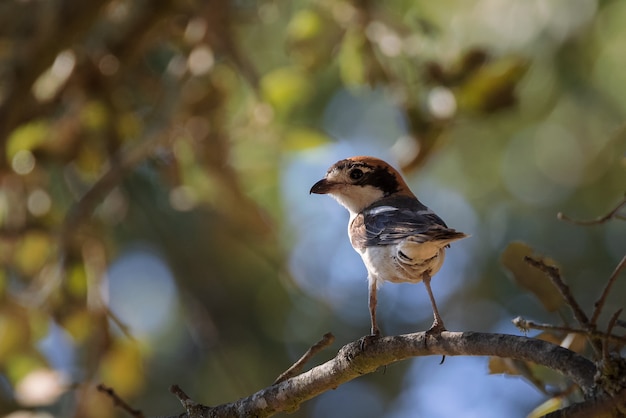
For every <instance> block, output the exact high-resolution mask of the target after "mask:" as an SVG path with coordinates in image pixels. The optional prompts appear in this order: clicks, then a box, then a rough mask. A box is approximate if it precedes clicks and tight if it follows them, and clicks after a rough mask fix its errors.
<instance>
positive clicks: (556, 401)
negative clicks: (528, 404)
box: [526, 397, 564, 418]
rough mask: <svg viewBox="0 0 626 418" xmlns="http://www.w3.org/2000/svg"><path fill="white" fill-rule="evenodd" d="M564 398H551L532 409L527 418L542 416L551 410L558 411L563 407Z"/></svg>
mask: <svg viewBox="0 0 626 418" xmlns="http://www.w3.org/2000/svg"><path fill="white" fill-rule="evenodd" d="M563 406H564V405H563V398H559V397H556V398H550V399H548V400H547V401H545V402H544V403H542V404H541V405H539V406H538V407H536V408H535V409H533V410H532V411H531V413H530V414H528V416H527V417H526V418H541V417H543V416H544V415H547V414H549V413H550V412H554V411H558V410H559V409H561V408H562V407H563Z"/></svg>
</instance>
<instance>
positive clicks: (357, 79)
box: [338, 30, 366, 86]
mask: <svg viewBox="0 0 626 418" xmlns="http://www.w3.org/2000/svg"><path fill="white" fill-rule="evenodd" d="M365 41H366V40H365V38H364V37H363V34H362V33H361V32H359V31H356V30H348V31H347V32H346V34H345V36H344V38H343V42H342V43H341V49H340V50H339V57H338V61H339V73H340V75H341V80H342V81H343V82H344V84H346V85H347V86H360V85H363V84H365V81H366V70H365V58H364V57H363V48H364V44H365Z"/></svg>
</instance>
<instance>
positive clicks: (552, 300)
mask: <svg viewBox="0 0 626 418" xmlns="http://www.w3.org/2000/svg"><path fill="white" fill-rule="evenodd" d="M526 256H533V257H537V256H535V255H534V254H533V249H532V248H531V247H530V246H529V245H527V244H525V243H523V242H519V241H516V242H512V243H510V244H509V245H508V247H506V249H505V250H504V252H503V253H502V256H500V262H501V263H502V265H503V266H504V267H506V269H507V270H508V271H510V272H511V274H512V276H513V279H514V280H515V283H517V284H518V285H519V286H520V287H522V288H524V289H526V290H528V291H530V292H531V293H532V294H534V295H535V296H536V297H537V298H538V299H539V300H540V301H541V303H542V304H543V306H544V307H545V308H546V310H547V311H548V312H554V311H556V310H557V309H559V307H560V306H561V305H562V304H563V299H562V298H561V295H560V294H559V291H558V290H557V289H556V287H554V285H553V284H552V282H550V279H548V278H547V277H546V275H545V274H544V273H542V272H541V271H539V270H537V269H536V268H534V267H532V266H530V265H529V264H528V263H526V261H524V257H526ZM543 261H544V262H545V263H546V265H549V266H555V267H558V265H557V264H556V262H555V261H554V260H552V259H550V258H543Z"/></svg>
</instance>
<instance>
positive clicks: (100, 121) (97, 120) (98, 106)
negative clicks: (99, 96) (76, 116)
mask: <svg viewBox="0 0 626 418" xmlns="http://www.w3.org/2000/svg"><path fill="white" fill-rule="evenodd" d="M80 120H81V122H82V124H83V126H84V127H85V128H87V129H89V130H93V131H99V130H102V129H105V127H106V124H107V123H109V114H108V112H107V109H106V107H105V106H104V104H102V103H101V102H98V101H95V100H94V101H91V102H89V103H87V104H86V105H85V106H84V107H83V108H82V109H81V114H80Z"/></svg>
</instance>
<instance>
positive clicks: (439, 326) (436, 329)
mask: <svg viewBox="0 0 626 418" xmlns="http://www.w3.org/2000/svg"><path fill="white" fill-rule="evenodd" d="M430 279H431V277H430V274H424V277H423V278H422V281H423V282H424V286H426V291H427V292H428V297H429V298H430V304H431V305H432V307H433V315H434V317H435V320H434V321H433V325H432V326H431V327H430V329H429V330H428V331H426V332H427V333H428V334H440V333H441V332H442V331H445V330H446V327H445V326H444V324H443V319H441V315H439V310H438V309H437V303H436V302H435V297H434V296H433V290H432V289H431V288H430Z"/></svg>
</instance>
